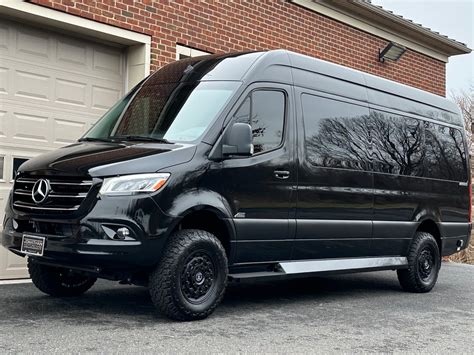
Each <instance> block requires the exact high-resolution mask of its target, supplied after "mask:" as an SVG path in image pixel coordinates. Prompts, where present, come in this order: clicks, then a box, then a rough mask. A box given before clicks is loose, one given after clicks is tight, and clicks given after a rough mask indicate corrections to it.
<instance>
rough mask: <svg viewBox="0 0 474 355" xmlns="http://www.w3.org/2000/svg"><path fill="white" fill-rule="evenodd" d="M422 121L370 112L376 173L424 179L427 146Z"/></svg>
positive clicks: (380, 112) (385, 113)
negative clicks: (422, 177)
mask: <svg viewBox="0 0 474 355" xmlns="http://www.w3.org/2000/svg"><path fill="white" fill-rule="evenodd" d="M423 123H424V122H423V121H421V120H417V119H414V118H410V117H404V116H400V115H395V114H391V113H387V112H382V111H371V114H370V126H371V131H372V150H373V152H372V158H373V166H374V171H376V172H382V173H389V174H398V175H407V176H423V175H424V169H425V144H424V136H423V134H424V130H423Z"/></svg>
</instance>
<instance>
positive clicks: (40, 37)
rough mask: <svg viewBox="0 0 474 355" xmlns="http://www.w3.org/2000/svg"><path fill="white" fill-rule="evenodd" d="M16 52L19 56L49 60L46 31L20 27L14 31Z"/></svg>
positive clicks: (48, 44)
mask: <svg viewBox="0 0 474 355" xmlns="http://www.w3.org/2000/svg"><path fill="white" fill-rule="evenodd" d="M15 44H16V54H17V55H18V56H20V57H24V58H29V59H33V58H34V59H36V60H43V61H50V60H51V43H50V36H49V34H48V33H47V32H42V31H38V30H36V29H29V28H27V27H20V28H18V30H17V32H16V43H15Z"/></svg>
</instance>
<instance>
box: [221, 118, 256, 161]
mask: <svg viewBox="0 0 474 355" xmlns="http://www.w3.org/2000/svg"><path fill="white" fill-rule="evenodd" d="M252 154H253V144H252V127H251V126H250V125H249V124H248V123H234V124H233V125H232V127H231V128H230V130H229V132H228V133H227V135H226V138H225V139H224V144H223V145H222V155H224V156H226V155H227V156H228V155H240V156H250V155H252Z"/></svg>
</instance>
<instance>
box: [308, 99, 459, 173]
mask: <svg viewBox="0 0 474 355" xmlns="http://www.w3.org/2000/svg"><path fill="white" fill-rule="evenodd" d="M302 102H303V118H304V127H305V137H306V140H305V141H306V144H305V147H306V157H307V160H308V161H309V162H310V163H311V164H313V165H316V166H321V167H330V168H349V169H355V170H367V171H368V170H371V169H373V170H374V171H375V172H381V173H389V174H398V175H408V176H423V177H431V178H437V179H447V180H456V181H465V180H466V179H467V171H466V166H467V165H466V164H467V163H466V156H465V150H464V143H463V138H462V134H461V132H460V131H459V130H457V129H455V128H451V127H446V126H442V125H439V124H434V123H430V122H426V121H422V120H417V119H414V118H409V117H405V116H401V115H396V114H392V113H387V112H382V111H376V110H373V111H371V113H370V114H369V111H368V108H365V107H362V106H359V105H354V104H349V103H346V102H340V101H336V100H331V99H326V98H322V97H318V96H313V95H306V94H305V95H303V96H302ZM371 164H372V167H371Z"/></svg>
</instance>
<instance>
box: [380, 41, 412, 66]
mask: <svg viewBox="0 0 474 355" xmlns="http://www.w3.org/2000/svg"><path fill="white" fill-rule="evenodd" d="M406 50H407V49H406V48H405V47H403V46H401V45H400V44H398V43H395V42H390V43H389V44H387V47H385V48H384V49H383V50H380V49H379V61H381V62H382V63H383V62H385V59H388V60H393V61H394V62H396V61H397V60H399V59H400V58H401V56H402V55H403V53H405V52H406Z"/></svg>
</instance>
